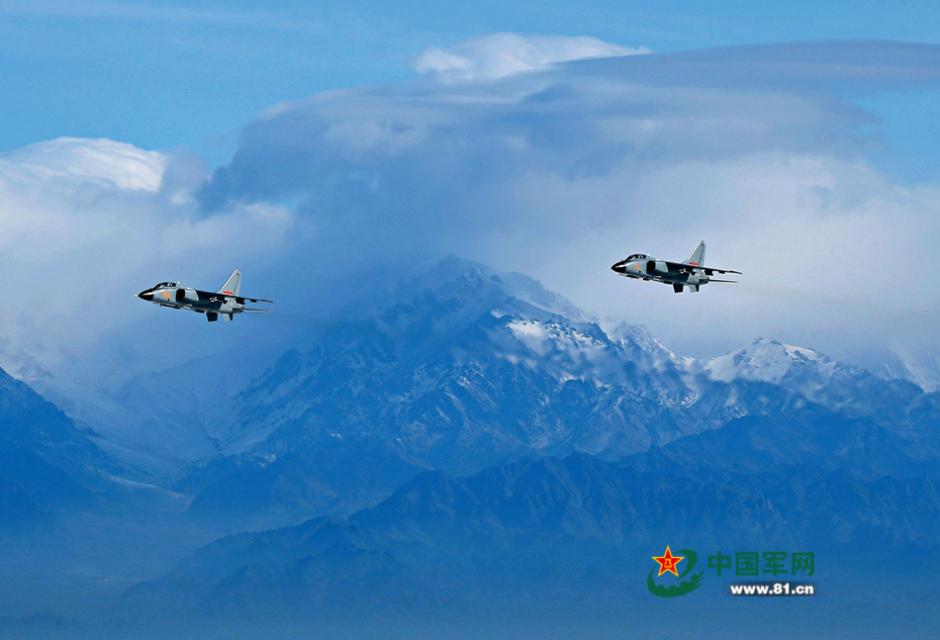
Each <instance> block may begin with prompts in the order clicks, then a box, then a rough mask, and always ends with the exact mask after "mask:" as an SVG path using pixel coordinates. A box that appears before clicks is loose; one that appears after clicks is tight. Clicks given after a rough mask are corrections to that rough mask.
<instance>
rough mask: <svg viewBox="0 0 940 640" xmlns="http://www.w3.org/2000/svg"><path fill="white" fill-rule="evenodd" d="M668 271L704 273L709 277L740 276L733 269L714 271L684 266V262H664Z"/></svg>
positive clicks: (706, 268)
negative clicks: (721, 274) (721, 275)
mask: <svg viewBox="0 0 940 640" xmlns="http://www.w3.org/2000/svg"><path fill="white" fill-rule="evenodd" d="M666 265H667V266H668V268H669V270H670V271H673V270H675V271H679V272H680V273H694V272H696V271H704V272H705V275H707V276H710V275H712V274H713V273H736V274H738V275H741V272H740V271H734V270H733V269H716V268H715V267H702V266H699V265H695V264H685V263H684V262H668V261H667V262H666Z"/></svg>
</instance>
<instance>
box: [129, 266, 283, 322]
mask: <svg viewBox="0 0 940 640" xmlns="http://www.w3.org/2000/svg"><path fill="white" fill-rule="evenodd" d="M241 286H242V274H241V271H239V270H238V269H235V271H233V272H232V275H230V276H229V277H228V280H226V281H225V284H223V285H222V288H221V289H219V290H218V291H215V292H211V291H200V290H199V289H191V288H189V287H186V286H183V285H182V284H180V283H178V282H161V283H159V284H155V285H153V286H152V287H150V288H149V289H144V290H143V291H141V292H140V293H138V294H137V297H138V298H140V299H141V300H147V301H148V302H153V303H154V304H158V305H160V306H161V307H170V308H172V309H189V310H190V311H195V312H196V313H204V314H206V320H208V321H209V322H215V321H216V320H218V319H219V316H222V317H223V318H225V319H226V320H231V319H232V318H233V317H234V316H235V314H236V313H243V312H245V311H267V309H261V308H258V307H246V306H245V303H246V302H255V303H257V302H268V303H270V302H273V301H272V300H265V299H264V298H249V297H246V296H243V295H241V294H240V291H241Z"/></svg>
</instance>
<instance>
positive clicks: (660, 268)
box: [610, 240, 741, 293]
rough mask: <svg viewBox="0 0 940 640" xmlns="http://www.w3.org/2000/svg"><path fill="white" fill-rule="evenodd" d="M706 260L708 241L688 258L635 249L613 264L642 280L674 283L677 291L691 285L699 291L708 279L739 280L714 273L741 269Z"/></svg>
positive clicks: (614, 266) (616, 267)
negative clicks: (674, 258)
mask: <svg viewBox="0 0 940 640" xmlns="http://www.w3.org/2000/svg"><path fill="white" fill-rule="evenodd" d="M704 261H705V241H704V240H703V241H702V242H699V243H698V247H696V248H695V251H693V252H692V255H691V256H689V259H688V260H686V261H685V262H669V261H668V260H657V259H656V258H653V257H650V256H648V255H646V254H644V253H634V254H633V255H631V256H627V258H626V259H625V260H621V261H620V262H616V263H614V264H613V265H612V266H611V267H610V268H611V269H612V270H613V271H615V272H616V273H618V274H620V275H622V276H626V277H628V278H639V279H640V280H653V281H655V282H662V283H663V284H671V285H672V290H673V291H675V292H676V293H682V291H683V290H684V289H685V288H686V287H688V288H689V291H694V292H697V291H698V288H699V287H700V286H702V285H703V284H708V283H709V282H737V280H718V279H717V278H712V277H711V276H712V275H714V274H716V273H736V274H738V275H741V272H740V271H732V270H731V269H715V268H714V267H705V266H702V263H703V262H704Z"/></svg>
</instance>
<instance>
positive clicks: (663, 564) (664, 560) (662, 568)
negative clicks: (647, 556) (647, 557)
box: [653, 545, 685, 578]
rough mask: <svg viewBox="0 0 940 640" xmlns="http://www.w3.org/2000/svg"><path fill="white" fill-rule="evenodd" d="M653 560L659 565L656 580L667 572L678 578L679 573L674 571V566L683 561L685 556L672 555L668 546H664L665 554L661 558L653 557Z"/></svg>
mask: <svg viewBox="0 0 940 640" xmlns="http://www.w3.org/2000/svg"><path fill="white" fill-rule="evenodd" d="M653 560H655V561H656V562H658V563H659V573H658V574H656V577H657V578H658V577H659V576H661V575H663V574H664V573H667V572H668V573H671V574H672V575H674V576H675V577H677V578H678V577H679V572H678V571H676V565H677V564H679V563H680V562H682V561H683V560H685V556H674V555H672V551H671V550H670V549H669V545H666V552H665V553H663V555H661V556H653Z"/></svg>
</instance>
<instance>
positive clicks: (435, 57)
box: [412, 33, 649, 82]
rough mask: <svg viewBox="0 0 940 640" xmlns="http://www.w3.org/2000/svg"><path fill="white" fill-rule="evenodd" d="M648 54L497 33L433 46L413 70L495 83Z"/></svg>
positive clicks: (584, 41) (590, 42)
mask: <svg viewBox="0 0 940 640" xmlns="http://www.w3.org/2000/svg"><path fill="white" fill-rule="evenodd" d="M644 53H649V49H647V48H646V47H622V46H620V45H616V44H611V43H609V42H604V41H603V40H598V39H597V38H592V37H589V36H540V35H520V34H517V33H496V34H492V35H488V36H484V37H481V38H475V39H473V40H467V41H465V42H461V43H459V44H457V45H455V46H453V47H452V48H450V49H441V48H437V47H432V48H430V49H428V50H426V51H424V52H423V53H422V54H421V55H419V56H418V57H417V58H416V59H415V61H414V63H413V65H412V66H413V67H414V68H415V70H416V71H418V72H419V73H428V74H433V75H434V76H435V77H437V78H438V79H439V80H441V81H443V82H466V81H478V80H495V79H498V78H505V77H507V76H511V75H515V74H517V73H525V72H528V71H537V70H540V69H545V68H547V67H550V66H551V65H553V64H557V63H560V62H570V61H572V60H584V59H588V58H604V57H610V56H629V55H638V54H644Z"/></svg>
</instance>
